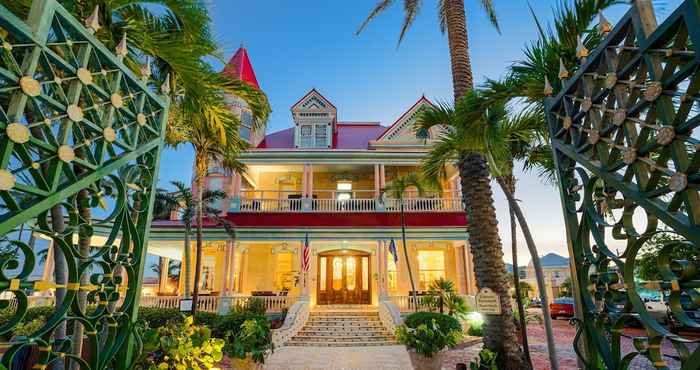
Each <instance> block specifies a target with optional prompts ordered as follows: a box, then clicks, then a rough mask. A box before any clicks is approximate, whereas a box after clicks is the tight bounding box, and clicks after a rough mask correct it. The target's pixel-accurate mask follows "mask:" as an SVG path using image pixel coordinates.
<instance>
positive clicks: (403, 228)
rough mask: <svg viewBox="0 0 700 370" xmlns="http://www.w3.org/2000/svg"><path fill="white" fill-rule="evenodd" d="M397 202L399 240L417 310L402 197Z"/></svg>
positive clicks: (414, 305)
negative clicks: (399, 228)
mask: <svg viewBox="0 0 700 370" xmlns="http://www.w3.org/2000/svg"><path fill="white" fill-rule="evenodd" d="M399 202H400V203H401V205H400V207H401V242H402V244H403V256H404V257H405V259H406V269H407V270H408V280H410V281H411V291H412V292H413V309H414V310H415V311H416V312H418V292H416V283H415V281H414V280H413V271H412V270H411V262H410V259H409V258H408V247H407V246H406V216H405V214H404V207H403V198H399Z"/></svg>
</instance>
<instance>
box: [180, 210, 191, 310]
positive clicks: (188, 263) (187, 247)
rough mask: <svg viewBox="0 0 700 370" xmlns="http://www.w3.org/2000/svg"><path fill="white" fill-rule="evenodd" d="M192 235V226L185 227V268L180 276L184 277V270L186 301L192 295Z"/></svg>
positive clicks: (181, 270)
mask: <svg viewBox="0 0 700 370" xmlns="http://www.w3.org/2000/svg"><path fill="white" fill-rule="evenodd" d="M186 222H187V221H186ZM190 235H192V226H191V225H190V226H185V256H184V257H183V259H184V261H183V264H184V265H185V266H184V267H185V268H184V269H183V268H181V269H180V276H182V273H183V270H184V273H185V292H184V293H183V295H184V296H185V299H187V298H189V297H190V294H191V293H192V274H191V271H192V250H191V249H190V248H191V247H190Z"/></svg>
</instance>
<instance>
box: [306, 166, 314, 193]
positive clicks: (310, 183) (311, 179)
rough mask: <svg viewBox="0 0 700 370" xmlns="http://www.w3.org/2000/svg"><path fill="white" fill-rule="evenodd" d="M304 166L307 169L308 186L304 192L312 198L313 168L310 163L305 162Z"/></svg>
mask: <svg viewBox="0 0 700 370" xmlns="http://www.w3.org/2000/svg"><path fill="white" fill-rule="evenodd" d="M306 166H307V168H308V169H307V172H308V173H307V175H306V177H307V186H308V188H307V189H306V192H307V194H308V195H307V196H308V197H309V198H313V196H314V168H313V165H311V164H307V165H306Z"/></svg>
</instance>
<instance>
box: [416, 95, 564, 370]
mask: <svg viewBox="0 0 700 370" xmlns="http://www.w3.org/2000/svg"><path fill="white" fill-rule="evenodd" d="M484 99H486V97H485V96H484V95H483V94H482V93H481V91H478V90H473V91H471V92H470V93H469V94H467V95H466V96H465V97H464V98H463V99H461V100H459V101H458V102H457V105H456V107H454V108H453V107H451V106H449V105H445V104H442V105H439V106H435V107H432V108H429V109H427V110H426V111H424V113H423V114H422V115H421V116H419V118H418V121H417V127H418V128H420V129H430V128H431V127H434V126H437V125H443V126H446V129H445V130H443V131H442V134H441V136H440V137H439V138H438V139H437V142H436V143H435V146H434V147H433V150H432V151H431V152H430V154H429V155H428V156H427V157H426V158H425V159H424V162H423V171H424V172H425V175H426V177H427V178H429V179H437V178H441V177H444V176H445V175H446V172H445V167H446V166H447V165H449V164H450V163H452V161H455V160H456V159H457V158H459V157H460V156H463V155H465V153H469V152H478V153H481V155H482V156H484V157H485V158H487V159H488V164H489V172H490V173H491V174H492V175H493V177H494V178H495V179H496V182H497V183H498V184H499V186H500V187H501V189H502V190H503V192H504V193H505V194H506V198H507V199H508V206H509V211H510V213H511V242H512V248H513V249H512V250H513V255H514V256H516V255H517V248H516V243H515V241H516V240H515V237H516V233H515V228H514V226H515V222H514V221H515V219H517V220H518V223H519V224H520V225H521V229H522V231H523V234H524V235H525V239H526V244H527V247H528V250H529V251H530V255H531V257H532V263H533V266H534V267H535V275H536V278H537V279H536V280H537V284H538V288H539V289H538V290H539V291H540V298H541V299H542V301H543V302H545V303H544V304H543V314H544V321H545V331H546V337H547V338H546V339H547V345H548V350H549V356H550V363H551V366H552V368H553V369H556V368H558V360H557V358H556V348H555V344H554V336H553V332H552V322H551V317H550V315H549V306H548V305H547V304H546V302H548V300H547V293H546V286H545V283H544V275H543V273H542V268H541V265H540V262H539V256H538V253H537V248H536V246H535V244H534V241H533V238H532V236H531V233H530V229H529V227H528V224H527V221H526V219H525V217H524V215H523V213H522V211H521V209H520V206H519V204H518V202H517V201H516V200H515V197H514V191H515V176H514V175H513V168H514V163H515V161H516V160H520V159H523V157H526V156H527V154H528V153H529V150H530V148H531V147H532V146H536V145H538V143H539V142H540V140H541V139H540V137H541V135H540V133H539V131H538V129H539V127H540V126H539V125H538V121H537V117H536V116H534V115H533V114H532V113H531V112H526V113H524V114H520V115H516V116H515V117H513V118H511V119H508V113H507V110H506V108H505V105H504V104H502V103H501V104H493V105H490V106H487V105H485V104H483V100H484ZM484 107H488V108H486V109H483V110H482V108H484ZM474 112H477V113H476V114H475V113H474ZM513 268H514V270H513V275H514V279H517V277H516V276H517V274H518V271H517V265H514V267H513ZM518 280H519V279H518ZM514 286H515V287H516V290H517V289H518V287H519V284H518V281H516V283H515V285H514ZM519 296H520V294H517V295H516V299H517V300H519V301H520V298H519ZM520 302H521V301H520ZM518 306H519V307H518V309H519V311H520V312H521V313H523V312H524V307H522V303H519V304H518ZM520 316H521V330H522V331H523V335H524V336H526V334H527V333H526V331H525V330H526V329H525V328H524V326H525V325H523V324H522V319H523V318H524V315H520ZM523 338H524V339H525V337H523ZM526 350H527V349H526Z"/></svg>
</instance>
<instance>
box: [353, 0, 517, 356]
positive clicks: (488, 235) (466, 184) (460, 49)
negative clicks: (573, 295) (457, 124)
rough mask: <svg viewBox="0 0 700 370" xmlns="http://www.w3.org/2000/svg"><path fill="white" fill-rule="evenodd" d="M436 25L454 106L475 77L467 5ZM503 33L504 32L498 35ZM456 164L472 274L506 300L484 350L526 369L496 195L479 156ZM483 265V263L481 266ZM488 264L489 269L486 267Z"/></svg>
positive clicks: (444, 13)
mask: <svg viewBox="0 0 700 370" xmlns="http://www.w3.org/2000/svg"><path fill="white" fill-rule="evenodd" d="M392 3H393V1H392V0H381V1H379V3H378V4H377V5H376V6H375V8H374V9H373V11H372V12H371V13H370V14H369V16H368V17H367V19H366V20H365V22H364V23H363V24H362V25H361V26H360V29H359V30H358V33H359V32H360V31H362V29H364V27H365V26H366V25H367V24H368V23H369V21H371V20H372V19H373V18H374V17H376V16H377V15H378V14H379V13H381V12H383V11H384V10H386V9H387V8H388V7H389V5H391V4H392ZM422 3H423V2H422V1H420V0H404V2H403V4H404V15H405V17H404V22H403V26H402V29H401V33H400V35H399V42H401V40H403V37H404V35H405V34H406V31H407V30H408V28H410V26H411V24H413V21H414V19H415V17H416V15H417V14H418V11H419V9H420V7H421V5H422ZM480 4H481V5H482V7H483V8H484V10H485V11H486V14H487V16H488V18H489V20H490V22H491V24H492V25H493V26H494V27H496V29H497V30H499V26H498V18H497V17H496V12H495V9H494V6H493V1H492V0H483V1H481V2H480ZM437 9H438V19H439V21H440V22H439V23H440V30H441V31H442V32H443V33H444V32H447V37H448V43H449V50H450V61H451V68H452V84H453V93H454V98H455V101H458V100H459V99H460V98H462V97H463V96H464V95H465V94H466V93H467V92H468V91H470V90H471V89H472V88H473V85H474V82H473V74H472V68H471V61H470V56H469V43H468V38H467V19H466V13H465V8H464V0H440V1H438V6H437ZM499 32H500V30H499ZM462 154H463V155H461V156H460V157H459V158H458V161H457V166H458V168H459V173H460V179H461V183H462V197H463V201H464V204H465V206H466V212H467V216H468V217H469V235H470V238H469V242H470V243H471V245H472V249H473V251H474V259H475V261H476V263H475V264H474V267H475V268H474V269H475V272H476V279H477V286H478V287H479V288H483V287H488V288H491V289H492V290H493V291H495V292H497V293H499V294H500V295H501V296H502V299H501V305H502V306H503V307H502V308H503V310H502V311H503V316H502V317H496V316H493V317H490V318H489V319H488V322H487V328H486V331H487V336H486V337H487V338H486V339H485V340H484V345H485V347H486V348H489V349H491V350H493V351H495V352H496V353H498V354H499V356H498V360H499V365H500V366H501V368H503V369H519V368H521V367H522V362H523V361H522V356H521V354H520V350H519V345H518V343H517V338H516V336H515V327H514V326H513V325H512V324H511V323H510V321H509V320H506V319H505V318H506V317H507V316H508V315H509V312H510V310H511V308H510V300H508V299H507V288H506V287H505V286H504V279H503V275H504V274H505V272H506V271H505V263H504V262H503V258H502V248H501V243H500V239H499V237H498V226H497V225H498V224H497V221H496V212H495V209H494V207H493V195H492V193H491V186H490V182H489V174H488V171H487V168H486V163H485V160H484V158H483V157H482V156H481V154H479V153H478V152H465V153H462ZM480 262H481V263H480ZM486 262H488V263H486Z"/></svg>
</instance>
